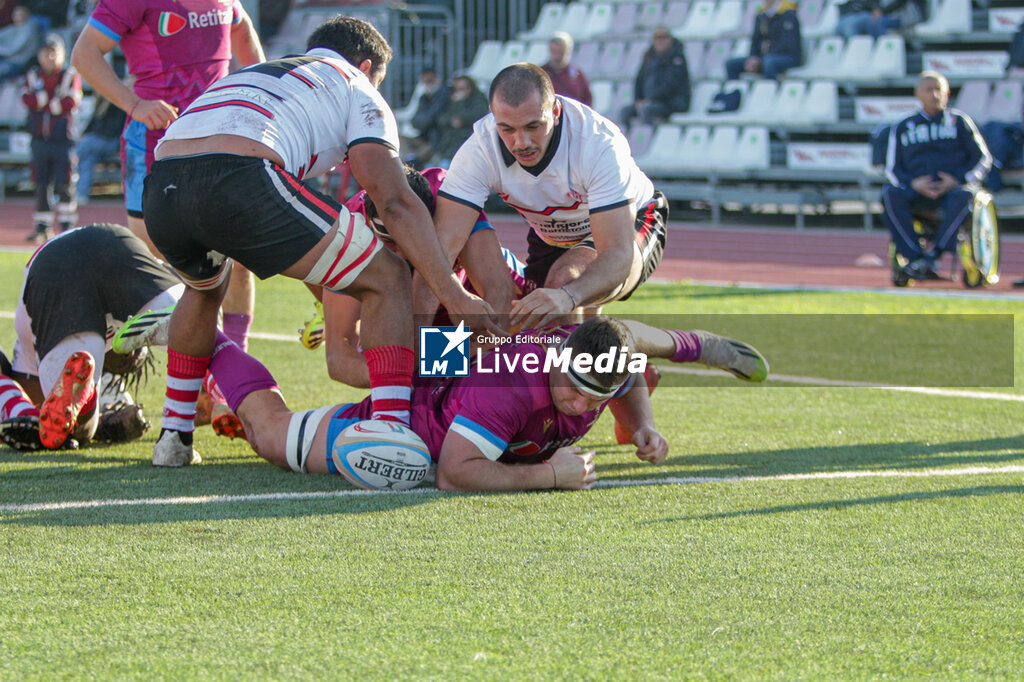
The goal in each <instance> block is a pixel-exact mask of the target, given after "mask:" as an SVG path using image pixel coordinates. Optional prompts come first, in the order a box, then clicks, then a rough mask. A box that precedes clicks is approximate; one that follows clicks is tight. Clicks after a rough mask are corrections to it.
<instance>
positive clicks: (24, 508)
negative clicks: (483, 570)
mask: <svg viewBox="0 0 1024 682" xmlns="http://www.w3.org/2000/svg"><path fill="white" fill-rule="evenodd" d="M996 474H1024V466H1020V465H1008V466H1002V467H964V468H961V469H921V470H919V471H905V470H892V469H883V470H879V471H821V472H814V473H806V474H775V475H771V476H670V477H667V478H644V479H638V480H605V481H598V482H597V483H596V484H595V485H594V487H595V488H627V487H636V486H655V485H696V484H701V483H757V482H763V481H805V480H822V479H850V478H937V477H951V476H991V475H996ZM441 493H442V491H440V490H438V489H436V488H422V489H420V488H415V489H413V490H402V491H394V490H393V491H383V490H328V491H320V492H308V493H259V494H253V495H199V496H193V497H148V498H141V499H135V500H130V499H121V500H78V501H68V502H38V503H35V504H4V505H0V513H11V512H15V513H16V512H48V511H65V510H69V509H97V508H103V507H159V506H174V505H190V504H223V503H228V502H268V501H273V502H276V501H285V500H322V499H335V498H345V497H357V496H362V495H438V494H441Z"/></svg>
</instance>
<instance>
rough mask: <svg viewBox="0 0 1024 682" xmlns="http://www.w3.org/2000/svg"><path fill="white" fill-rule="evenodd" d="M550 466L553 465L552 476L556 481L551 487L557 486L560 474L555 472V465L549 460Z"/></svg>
mask: <svg viewBox="0 0 1024 682" xmlns="http://www.w3.org/2000/svg"><path fill="white" fill-rule="evenodd" d="M548 466H549V467H551V478H552V480H553V481H554V483H552V485H551V487H552V488H557V487H558V474H556V473H555V465H554V464H552V463H551V462H550V461H549V462H548Z"/></svg>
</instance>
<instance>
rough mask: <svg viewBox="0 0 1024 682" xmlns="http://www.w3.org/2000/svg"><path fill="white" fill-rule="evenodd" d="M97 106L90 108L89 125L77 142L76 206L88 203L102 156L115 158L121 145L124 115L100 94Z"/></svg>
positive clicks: (103, 157)
mask: <svg viewBox="0 0 1024 682" xmlns="http://www.w3.org/2000/svg"><path fill="white" fill-rule="evenodd" d="M97 100H98V102H97V104H96V109H95V110H94V111H93V114H92V118H91V119H90V120H89V125H88V126H87V127H86V129H85V133H84V134H83V135H82V139H81V140H79V141H78V147H77V148H76V149H77V151H78V188H77V190H76V194H77V195H78V205H79V206H82V205H84V204H88V203H89V194H90V192H91V191H92V179H93V174H94V172H95V170H96V164H98V163H102V162H103V161H104V159H108V158H113V159H117V157H118V151H119V150H120V148H121V131H122V130H123V129H124V123H125V120H126V118H127V115H126V114H125V113H124V111H122V110H121V109H119V108H117V107H116V106H114V105H113V104H111V102H110V100H109V99H107V98H106V97H103V96H102V95H100V96H98V97H97Z"/></svg>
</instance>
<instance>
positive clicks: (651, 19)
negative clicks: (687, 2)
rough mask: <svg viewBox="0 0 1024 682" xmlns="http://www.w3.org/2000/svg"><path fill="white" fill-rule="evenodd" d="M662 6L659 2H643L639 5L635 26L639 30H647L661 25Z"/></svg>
mask: <svg viewBox="0 0 1024 682" xmlns="http://www.w3.org/2000/svg"><path fill="white" fill-rule="evenodd" d="M663 14H664V7H663V6H662V4H661V3H660V2H645V3H642V4H641V5H640V13H639V15H637V18H636V27H637V28H638V29H640V30H641V31H649V30H651V29H653V28H655V27H657V26H661V17H662V15H663Z"/></svg>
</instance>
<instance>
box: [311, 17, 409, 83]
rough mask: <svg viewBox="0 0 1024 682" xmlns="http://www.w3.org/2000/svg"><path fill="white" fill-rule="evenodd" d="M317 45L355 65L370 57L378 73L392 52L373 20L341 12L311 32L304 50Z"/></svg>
mask: <svg viewBox="0 0 1024 682" xmlns="http://www.w3.org/2000/svg"><path fill="white" fill-rule="evenodd" d="M317 47H324V48H327V49H328V50H334V51H335V52H337V53H338V54H340V55H341V56H342V57H344V58H345V60H346V61H348V63H349V64H351V65H352V66H355V67H358V66H359V65H360V64H362V63H363V60H365V59H369V60H370V63H371V64H373V68H372V69H371V73H373V74H376V73H378V72H379V71H380V69H382V68H383V67H384V65H385V64H387V63H388V62H390V61H391V57H392V56H394V52H393V51H392V50H391V46H390V45H388V41H387V40H386V39H385V38H384V36H382V35H381V34H380V31H378V30H377V29H376V28H374V27H373V24H370V23H369V22H366V21H363V20H362V19H356V18H355V17H347V16H345V15H343V14H339V15H337V16H335V17H331V18H330V19H328V20H327V21H325V22H324V23H322V24H320V26H318V27H317V28H316V30H314V31H313V33H312V34H310V36H309V40H308V41H306V50H307V51H308V50H312V49H314V48H317Z"/></svg>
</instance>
